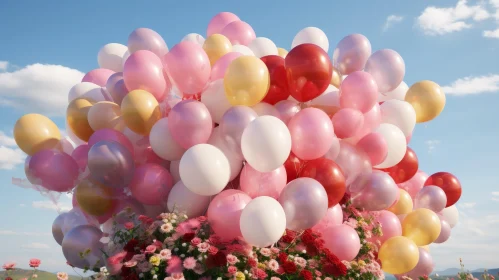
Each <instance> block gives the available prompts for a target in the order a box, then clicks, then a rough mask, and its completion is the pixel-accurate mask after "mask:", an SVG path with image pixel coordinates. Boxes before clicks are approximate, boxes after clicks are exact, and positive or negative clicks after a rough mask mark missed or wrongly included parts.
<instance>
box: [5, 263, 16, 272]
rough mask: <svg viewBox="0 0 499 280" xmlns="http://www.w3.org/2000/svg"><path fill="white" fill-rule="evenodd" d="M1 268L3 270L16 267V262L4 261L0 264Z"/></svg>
mask: <svg viewBox="0 0 499 280" xmlns="http://www.w3.org/2000/svg"><path fill="white" fill-rule="evenodd" d="M2 268H3V269H5V270H13V269H15V268H16V263H14V262H8V263H5V264H4V265H3V266H2Z"/></svg>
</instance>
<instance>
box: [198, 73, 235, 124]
mask: <svg viewBox="0 0 499 280" xmlns="http://www.w3.org/2000/svg"><path fill="white" fill-rule="evenodd" d="M201 102H202V103H203V104H204V105H206V108H208V111H209V112H210V115H211V118H212V120H213V122H215V123H218V124H220V122H221V121H222V117H223V115H224V114H225V112H226V111H227V110H229V108H231V107H232V105H231V104H230V103H229V100H227V97H226V95H225V89H224V81H223V80H222V79H220V80H216V81H214V82H211V83H210V84H209V85H208V87H207V88H206V89H205V90H204V91H203V93H202V94H201Z"/></svg>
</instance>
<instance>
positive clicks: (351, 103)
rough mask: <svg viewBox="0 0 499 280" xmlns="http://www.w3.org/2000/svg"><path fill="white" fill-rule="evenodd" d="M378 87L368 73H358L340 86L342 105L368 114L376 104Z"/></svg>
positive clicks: (347, 78)
mask: <svg viewBox="0 0 499 280" xmlns="http://www.w3.org/2000/svg"><path fill="white" fill-rule="evenodd" d="M377 98H378V86H377V85H376V81H375V80H374V78H373V77H372V76H371V75H370V74H369V73H366V72H362V71H356V72H353V73H352V74H350V75H348V77H346V78H345V80H344V81H343V82H342V83H341V86H340V105H341V107H343V108H351V109H356V110H359V111H361V112H362V113H367V112H369V110H371V109H372V107H373V106H374V105H375V104H376V101H377Z"/></svg>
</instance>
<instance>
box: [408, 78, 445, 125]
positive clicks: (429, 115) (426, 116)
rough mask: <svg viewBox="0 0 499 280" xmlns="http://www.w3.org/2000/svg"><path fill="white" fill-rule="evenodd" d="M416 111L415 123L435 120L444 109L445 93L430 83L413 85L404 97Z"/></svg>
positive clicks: (436, 85)
mask: <svg viewBox="0 0 499 280" xmlns="http://www.w3.org/2000/svg"><path fill="white" fill-rule="evenodd" d="M405 101H407V102H409V103H410V104H411V105H412V107H413V108H414V110H415V111H416V122H417V123H423V122H427V121H431V120H433V119H434V118H436V117H437V116H438V115H440V113H441V112H442V111H443V109H444V107H445V93H444V92H443V91H442V88H440V86H439V85H438V84H437V83H435V82H432V81H420V82H417V83H415V84H413V85H412V86H411V87H410V88H409V90H408V91H407V93H406V95H405Z"/></svg>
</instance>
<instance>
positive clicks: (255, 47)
mask: <svg viewBox="0 0 499 280" xmlns="http://www.w3.org/2000/svg"><path fill="white" fill-rule="evenodd" d="M248 47H249V48H250V50H251V51H252V52H253V53H254V54H255V56H256V57H264V56H267V55H278V54H279V52H278V51H277V46H276V45H275V44H274V42H272V40H270V39H269V38H265V37H258V38H255V39H253V41H251V43H249V45H248Z"/></svg>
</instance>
